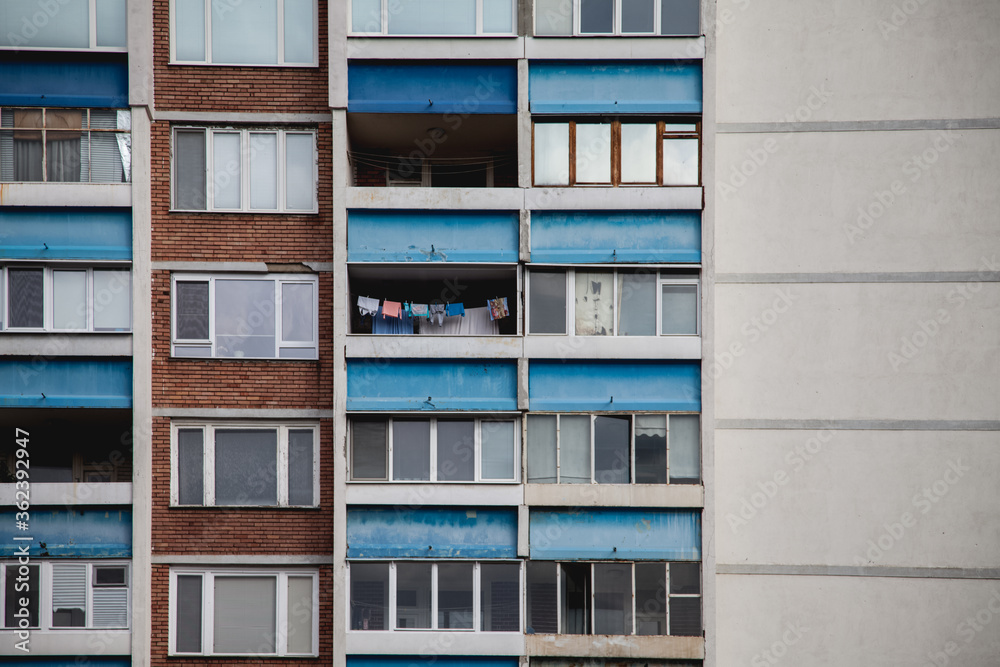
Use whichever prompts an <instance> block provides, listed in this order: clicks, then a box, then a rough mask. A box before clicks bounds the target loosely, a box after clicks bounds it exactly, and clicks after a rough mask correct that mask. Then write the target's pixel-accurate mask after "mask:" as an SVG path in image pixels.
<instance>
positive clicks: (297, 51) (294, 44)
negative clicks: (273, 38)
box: [285, 0, 316, 64]
mask: <svg viewBox="0 0 1000 667" xmlns="http://www.w3.org/2000/svg"><path fill="white" fill-rule="evenodd" d="M315 32H316V28H315V26H314V25H313V0H285V62H286V63H305V64H309V63H312V62H313V34H315Z"/></svg>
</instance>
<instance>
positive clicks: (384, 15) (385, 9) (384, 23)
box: [347, 0, 518, 39]
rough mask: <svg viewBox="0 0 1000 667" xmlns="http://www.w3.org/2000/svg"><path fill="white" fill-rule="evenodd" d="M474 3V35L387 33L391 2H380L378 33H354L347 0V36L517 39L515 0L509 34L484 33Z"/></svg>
mask: <svg viewBox="0 0 1000 667" xmlns="http://www.w3.org/2000/svg"><path fill="white" fill-rule="evenodd" d="M475 2H476V32H474V33H467V34H466V33H459V34H455V33H421V32H417V33H389V13H390V11H391V4H392V0H381V16H380V18H379V25H380V26H381V30H379V31H378V32H368V31H360V32H355V31H354V2H353V0H347V31H348V32H347V34H348V36H351V37H356V36H361V37H383V36H384V37H441V38H445V39H456V38H459V37H517V5H518V2H517V0H510V5H511V19H510V21H511V23H510V25H511V28H512V30H511V32H484V30H483V0H475Z"/></svg>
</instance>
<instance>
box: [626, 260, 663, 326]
mask: <svg viewBox="0 0 1000 667" xmlns="http://www.w3.org/2000/svg"><path fill="white" fill-rule="evenodd" d="M656 278H657V276H656V271H645V270H641V269H640V270H637V271H619V272H618V335H619V336H655V335H656Z"/></svg>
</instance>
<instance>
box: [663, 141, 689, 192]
mask: <svg viewBox="0 0 1000 667" xmlns="http://www.w3.org/2000/svg"><path fill="white" fill-rule="evenodd" d="M663 184H664V185H698V140H697V139H664V140H663Z"/></svg>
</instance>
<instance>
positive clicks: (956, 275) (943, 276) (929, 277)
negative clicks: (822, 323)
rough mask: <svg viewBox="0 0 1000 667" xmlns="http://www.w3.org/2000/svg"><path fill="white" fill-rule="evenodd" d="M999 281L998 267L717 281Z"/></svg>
mask: <svg viewBox="0 0 1000 667" xmlns="http://www.w3.org/2000/svg"><path fill="white" fill-rule="evenodd" d="M969 281H976V282H989V283H995V282H1000V271H914V272H899V273H890V272H885V273H882V272H879V273H718V274H716V275H715V282H716V284H744V283H957V282H969Z"/></svg>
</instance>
